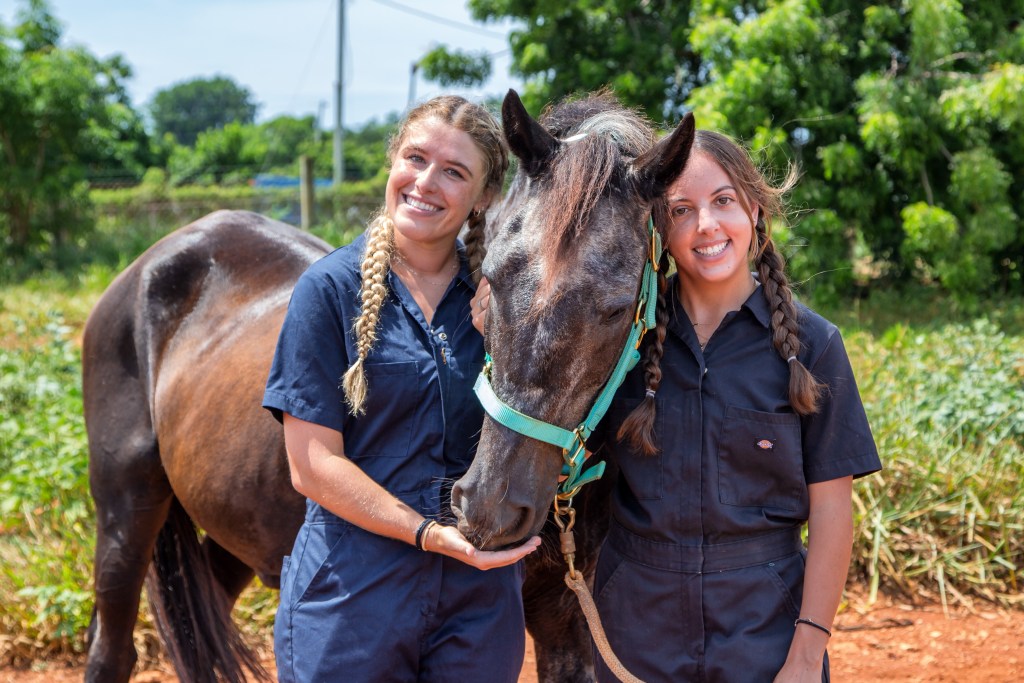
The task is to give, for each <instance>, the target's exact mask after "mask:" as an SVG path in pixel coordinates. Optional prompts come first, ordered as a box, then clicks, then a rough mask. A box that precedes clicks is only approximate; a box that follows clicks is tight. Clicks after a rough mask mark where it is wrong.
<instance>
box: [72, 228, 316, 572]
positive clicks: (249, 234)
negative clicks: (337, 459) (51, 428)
mask: <svg viewBox="0 0 1024 683" xmlns="http://www.w3.org/2000/svg"><path fill="white" fill-rule="evenodd" d="M329 249H330V247H329V246H328V245H327V244H326V243H324V242H322V241H320V240H318V239H317V238H315V237H312V236H311V235H309V234H307V233H304V232H301V231H299V230H297V229H295V228H293V227H291V226H288V225H285V224H283V223H279V222H277V221H272V220H270V219H267V218H265V217H263V216H259V215H257V214H253V213H249V212H233V211H219V212H216V213H213V214H210V215H209V216H206V217H204V218H202V219H200V220H198V221H196V222H195V223H192V224H190V225H188V226H186V227H184V228H181V229H179V230H177V231H175V232H174V233H171V234H170V235H168V236H167V237H165V238H164V239H162V240H160V241H159V242H157V243H156V244H154V245H153V246H152V247H151V248H150V249H149V250H147V251H146V252H145V253H144V254H143V255H142V256H140V257H139V258H138V259H137V260H136V261H135V262H134V263H132V264H131V265H130V266H129V267H128V268H127V269H126V270H125V271H124V272H123V273H122V274H121V275H119V276H118V278H117V279H116V280H115V281H114V282H113V283H112V284H111V286H110V287H109V288H108V289H107V291H106V292H105V293H104V294H103V296H102V297H101V299H100V301H99V302H98V303H97V305H96V307H95V308H94V310H93V312H92V313H91V314H90V316H89V320H88V321H87V323H86V330H85V337H84V340H83V392H84V403H85V412H86V422H87V426H88V427H89V436H90V453H91V462H90V469H91V474H92V480H93V482H92V484H93V489H94V495H96V493H97V492H96V489H97V487H99V488H102V487H103V486H104V485H105V483H104V482H105V481H106V480H107V479H111V480H112V481H113V482H116V484H114V485H119V486H130V485H132V483H133V482H136V481H138V480H145V481H146V483H147V485H148V486H149V487H150V488H152V487H153V486H157V488H159V482H161V481H162V480H165V481H166V484H167V485H168V486H169V487H170V490H171V491H172V492H173V494H174V495H175V496H176V497H177V498H178V499H179V501H180V502H181V503H182V505H183V506H184V507H185V509H186V510H187V511H188V512H189V514H190V516H192V518H193V519H194V521H195V522H196V523H197V524H199V525H200V526H201V527H203V528H204V529H205V530H206V531H207V533H208V534H209V535H210V536H211V537H213V538H214V539H215V540H216V541H217V542H218V543H219V544H220V545H222V546H224V547H225V548H226V549H227V550H229V551H230V552H231V553H232V554H234V555H235V556H236V557H238V558H239V559H241V560H242V561H243V562H245V563H246V564H248V565H249V566H251V567H253V568H254V569H255V570H256V571H257V572H258V573H260V574H261V575H262V576H264V578H269V577H272V576H273V575H274V574H276V572H277V570H278V566H279V563H280V558H281V556H282V555H283V554H286V553H287V550H288V549H289V548H290V543H291V536H292V535H293V534H294V532H295V530H296V529H297V527H298V524H299V523H300V522H301V505H302V500H301V497H300V496H298V494H296V493H295V491H294V490H293V489H292V488H291V485H290V481H289V479H288V475H287V466H286V463H285V460H284V444H283V439H282V436H281V429H280V425H278V424H277V423H276V422H275V421H274V420H273V418H272V417H270V415H269V414H267V413H266V411H264V410H263V409H262V408H261V407H260V404H261V398H262V390H263V384H264V382H265V380H266V376H267V372H268V369H269V366H270V362H271V358H272V356H273V351H274V344H275V342H276V339H277V334H278V331H279V329H280V326H281V322H282V320H283V317H284V313H285V310H286V309H287V304H288V299H289V297H290V295H291V291H292V288H293V287H294V283H295V281H296V280H297V279H298V277H299V275H301V274H302V272H303V271H304V270H305V269H306V268H307V267H308V266H309V265H310V264H311V263H313V262H314V261H316V260H317V259H319V258H320V257H322V256H323V255H324V254H326V253H327V252H328V251H329ZM126 440H127V441H128V442H129V443H132V442H137V443H139V444H145V445H147V446H149V447H148V448H140V449H137V450H133V449H131V448H130V447H129V448H127V449H126V447H125V441H126ZM150 442H152V443H151V445H150ZM136 452H137V453H139V456H138V457H136V455H135V453H136ZM139 458H141V461H140V460H139ZM93 461H95V462H93ZM100 473H102V474H103V475H104V476H98V475H100ZM238 491H244V492H245V495H243V496H238V495H235V494H236V492H238ZM100 493H102V491H101V492H100Z"/></svg>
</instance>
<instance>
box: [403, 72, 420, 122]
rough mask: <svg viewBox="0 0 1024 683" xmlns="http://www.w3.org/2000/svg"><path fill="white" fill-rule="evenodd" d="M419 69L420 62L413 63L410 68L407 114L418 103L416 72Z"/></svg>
mask: <svg viewBox="0 0 1024 683" xmlns="http://www.w3.org/2000/svg"><path fill="white" fill-rule="evenodd" d="M419 69H420V63H419V62H418V61H416V62H413V63H412V66H410V67H409V101H408V102H407V103H406V105H405V111H407V112H408V111H409V110H410V109H412V105H414V104H415V103H416V72H417V71H419Z"/></svg>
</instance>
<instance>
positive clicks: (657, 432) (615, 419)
mask: <svg viewBox="0 0 1024 683" xmlns="http://www.w3.org/2000/svg"><path fill="white" fill-rule="evenodd" d="M641 403H642V399H638V398H622V399H615V400H614V401H612V406H611V409H610V411H609V416H610V417H611V423H610V424H609V427H610V428H611V429H612V430H613V431H612V432H611V434H610V437H609V438H610V439H611V440H612V442H613V443H615V444H616V445H615V452H616V454H617V456H616V463H617V464H618V466H619V468H620V470H621V472H620V476H622V477H623V478H625V480H626V481H627V482H628V483H629V488H630V490H631V491H632V492H633V495H634V496H635V497H636V499H637V500H661V499H662V497H663V496H664V495H665V493H664V481H665V477H664V472H663V471H662V456H661V454H662V453H663V452H664V443H663V442H662V437H663V432H664V429H663V425H664V415H663V413H664V407H663V406H660V405H659V406H658V408H657V411H656V413H655V417H654V442H655V443H656V444H658V445H659V450H658V452H657V453H654V454H652V455H647V454H645V453H644V452H643V450H641V449H640V448H637V447H636V446H634V445H633V444H631V443H630V442H629V438H628V437H626V438H623V439H622V440H621V441H619V440H618V436H617V435H618V430H619V428H620V427H621V426H622V423H623V422H625V421H626V418H627V417H629V415H630V413H632V412H633V410H635V409H636V407H637V406H639V405H640V404H641Z"/></svg>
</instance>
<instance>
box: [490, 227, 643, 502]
mask: <svg viewBox="0 0 1024 683" xmlns="http://www.w3.org/2000/svg"><path fill="white" fill-rule="evenodd" d="M647 230H648V232H649V233H650V237H651V249H650V253H649V254H648V256H647V262H646V263H645V264H644V271H643V275H642V281H641V283H640V294H639V296H638V298H637V306H636V315H635V316H634V318H633V325H632V327H631V328H630V330H629V337H627V338H626V345H625V348H623V349H622V354H621V355H619V361H618V362H617V363H616V364H615V369H614V370H612V374H611V377H609V378H608V382H607V383H606V384H605V385H604V388H603V389H602V390H601V393H600V394H598V396H597V400H596V401H595V402H594V406H593V407H592V408H591V409H590V414H589V415H587V418H586V419H585V420H583V422H581V423H580V425H579V426H578V427H576V429H574V430H572V431H570V430H568V429H563V428H562V427H559V426H557V425H553V424H550V423H548V422H542V421H540V420H538V419H536V418H533V417H530V416H529V415H524V414H523V413H521V412H519V411H518V410H516V409H515V408H512V407H511V406H509V405H508V404H507V403H505V402H504V401H502V400H501V399H500V398H498V396H497V394H495V393H494V389H493V388H492V387H491V367H492V365H493V361H492V359H491V356H490V354H487V356H486V359H485V363H484V368H483V370H482V371H481V372H480V376H479V377H477V379H476V385H475V386H474V387H473V390H474V391H475V392H476V395H477V398H478V399H479V400H480V403H481V404H482V405H483V407H484V410H486V411H487V414H488V415H490V416H491V418H493V419H494V420H495V421H496V422H498V423H500V424H502V425H504V426H505V427H508V428H509V429H511V430H513V431H515V432H519V433H520V434H523V435H524V436H528V437H530V438H533V439H537V440H538V441H543V442H545V443H549V444H552V445H554V446H560V447H561V448H562V459H563V460H564V461H565V466H564V467H563V468H562V473H563V474H565V475H567V476H566V479H565V481H563V482H561V483H560V484H559V486H558V494H557V499H558V500H568V501H572V498H573V496H575V495H576V494H577V493H578V492H579V490H580V488H582V487H583V485H584V484H587V483H590V482H592V481H594V480H596V479H599V478H600V477H601V475H602V474H604V467H605V463H604V462H599V463H596V464H595V465H594V466H592V467H591V468H590V469H588V470H587V471H586V472H585V473H584V472H583V462H584V460H585V454H586V443H587V439H588V438H590V435H591V434H592V433H593V432H594V429H595V428H596V427H597V424H598V423H599V422H600V421H601V418H603V417H604V415H605V413H606V412H608V407H609V406H610V405H611V402H612V398H613V397H614V396H615V392H616V391H617V390H618V388H619V386H620V385H621V384H622V380H623V379H625V377H626V373H627V372H629V371H630V370H632V369H633V367H634V366H636V364H637V361H639V360H640V351H639V349H640V342H641V340H642V339H643V338H644V334H646V333H647V331H648V330H652V329H654V326H655V325H656V324H657V321H656V319H655V313H656V311H657V307H658V261H659V260H660V258H661V252H662V249H661V236H660V235H659V234H658V231H657V230H655V229H654V221H653V220H652V219H651V218H648V219H647Z"/></svg>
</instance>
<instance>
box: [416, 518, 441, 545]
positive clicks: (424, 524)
mask: <svg viewBox="0 0 1024 683" xmlns="http://www.w3.org/2000/svg"><path fill="white" fill-rule="evenodd" d="M431 524H436V522H435V521H434V520H432V519H425V520H423V521H422V522H420V525H419V526H418V527H416V549H417V550H426V548H424V547H423V533H424V532H425V531H426V530H427V527H429V526H430V525H431Z"/></svg>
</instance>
